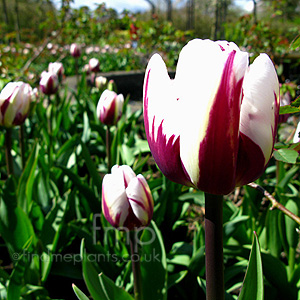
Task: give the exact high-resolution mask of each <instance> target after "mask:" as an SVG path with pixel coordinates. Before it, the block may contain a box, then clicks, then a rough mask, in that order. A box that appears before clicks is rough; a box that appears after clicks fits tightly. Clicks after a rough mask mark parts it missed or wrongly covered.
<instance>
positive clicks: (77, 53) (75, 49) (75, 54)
mask: <svg viewBox="0 0 300 300" xmlns="http://www.w3.org/2000/svg"><path fill="white" fill-rule="evenodd" d="M70 53H71V55H72V56H73V57H75V58H77V57H79V56H80V55H81V48H80V46H79V45H78V44H76V43H73V44H72V45H71V47H70Z"/></svg>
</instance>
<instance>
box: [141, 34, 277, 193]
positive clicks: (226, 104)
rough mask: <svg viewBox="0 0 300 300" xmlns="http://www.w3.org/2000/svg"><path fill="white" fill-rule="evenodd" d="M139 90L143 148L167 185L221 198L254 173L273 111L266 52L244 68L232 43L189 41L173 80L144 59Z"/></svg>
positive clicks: (158, 62)
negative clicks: (145, 142) (169, 182)
mask: <svg viewBox="0 0 300 300" xmlns="http://www.w3.org/2000/svg"><path fill="white" fill-rule="evenodd" d="M143 92H144V95H143V105H144V121H145V130H146V135H147V140H148V143H149V147H150V150H151V152H152V155H153V157H154V159H155V161H156V163H157V165H158V167H159V168H160V170H161V171H162V173H163V174H164V175H165V176H166V177H168V178H169V179H170V180H173V181H175V182H178V183H181V184H184V185H187V186H192V187H195V188H198V189H200V190H202V191H204V192H207V193H211V194H224V195H226V194H228V193H230V192H231V191H232V190H233V189H234V188H235V186H242V185H245V184H247V183H249V182H251V181H254V180H256V179H257V178H258V177H260V176H261V175H262V173H263V172H264V170H265V168H266V166H267V164H268V162H269V159H270V157H271V155H272V152H273V146H274V141H275V137H276V132H277V123H278V114H279V106H280V104H279V103H280V96H279V82H278V78H277V74H276V71H275V68H274V65H273V63H272V61H271V59H270V58H269V56H268V55H267V54H260V55H259V56H258V57H257V58H256V59H255V60H254V62H253V63H252V64H251V65H249V55H248V53H247V52H243V51H241V50H240V49H239V48H238V47H237V45H236V44H234V43H231V42H227V41H216V42H214V41H211V40H200V39H195V40H192V41H190V42H189V43H188V44H187V45H186V46H185V47H184V48H183V49H182V51H181V53H180V55H179V59H178V64H177V69H176V76H175V79H174V80H172V79H170V77H169V75H168V71H167V68H166V65H165V63H164V61H163V59H162V58H161V56H160V55H159V54H154V55H153V56H152V58H151V59H150V61H149V63H148V66H147V69H146V73H145V79H144V91H143Z"/></svg>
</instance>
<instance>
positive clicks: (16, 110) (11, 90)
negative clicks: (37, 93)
mask: <svg viewBox="0 0 300 300" xmlns="http://www.w3.org/2000/svg"><path fill="white" fill-rule="evenodd" d="M31 97H32V88H31V86H30V85H29V84H28V83H24V82H22V81H18V82H10V83H8V84H7V85H6V86H5V87H4V88H3V90H2V91H1V93H0V125H1V126H5V127H13V126H16V125H21V124H23V123H24V121H25V119H26V117H27V116H28V113H29V109H30V103H31Z"/></svg>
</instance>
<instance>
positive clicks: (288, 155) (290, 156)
mask: <svg viewBox="0 0 300 300" xmlns="http://www.w3.org/2000/svg"><path fill="white" fill-rule="evenodd" d="M298 156H299V153H298V152H297V151H295V150H292V149H279V150H277V151H274V157H275V159H276V160H279V161H283V162H285V163H289V164H295V163H296V161H297V157H298Z"/></svg>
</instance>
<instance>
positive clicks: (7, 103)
mask: <svg viewBox="0 0 300 300" xmlns="http://www.w3.org/2000/svg"><path fill="white" fill-rule="evenodd" d="M9 99H10V98H8V99H6V100H5V101H4V102H3V104H2V105H1V113H2V116H4V114H5V112H6V110H7V108H8V106H9V104H10V101H9Z"/></svg>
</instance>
